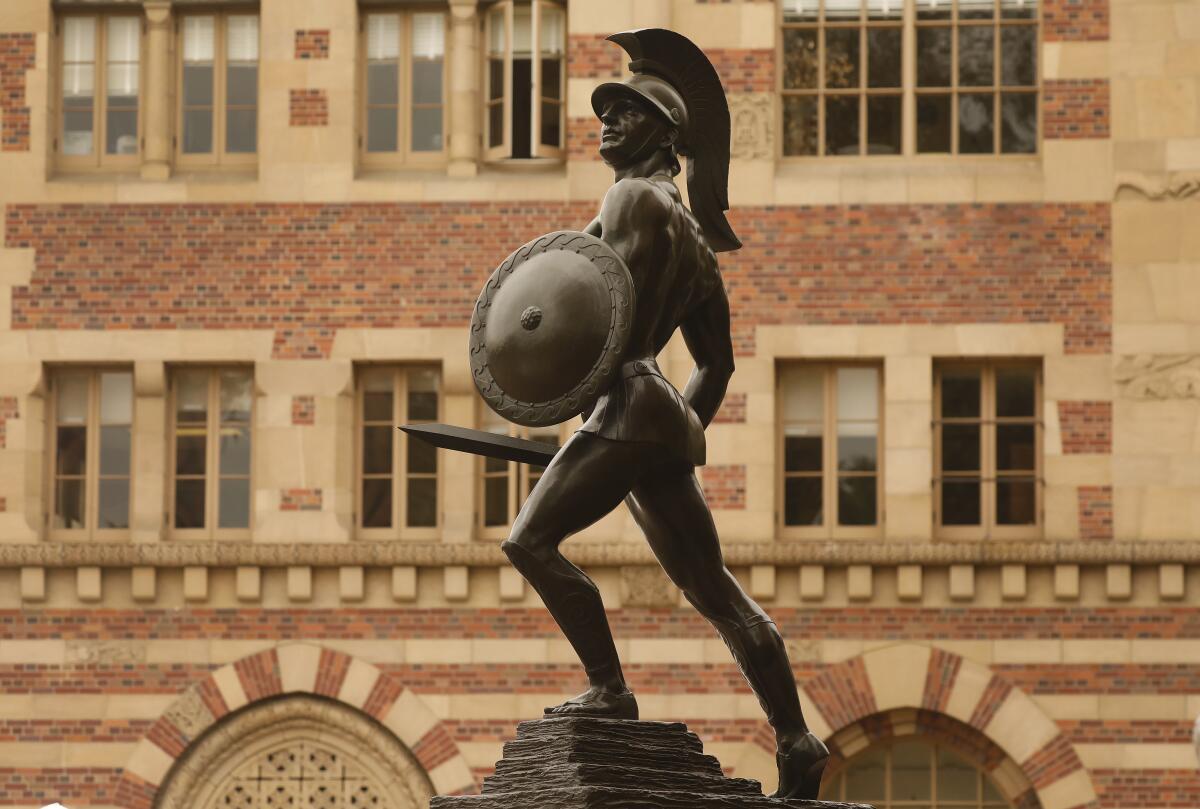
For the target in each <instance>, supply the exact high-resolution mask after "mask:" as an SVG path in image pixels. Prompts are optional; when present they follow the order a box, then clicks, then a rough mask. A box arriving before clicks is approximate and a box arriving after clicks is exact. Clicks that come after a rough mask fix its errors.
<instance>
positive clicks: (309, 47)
mask: <svg viewBox="0 0 1200 809" xmlns="http://www.w3.org/2000/svg"><path fill="white" fill-rule="evenodd" d="M296 58H297V59H328V58H329V30H328V29H313V30H308V31H304V30H300V31H296Z"/></svg>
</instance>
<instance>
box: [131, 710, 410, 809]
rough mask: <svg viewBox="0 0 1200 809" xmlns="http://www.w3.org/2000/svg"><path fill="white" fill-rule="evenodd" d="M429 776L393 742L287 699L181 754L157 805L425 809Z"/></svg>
mask: <svg viewBox="0 0 1200 809" xmlns="http://www.w3.org/2000/svg"><path fill="white" fill-rule="evenodd" d="M433 794H434V790H433V786H432V785H431V784H430V781H429V777H428V776H427V775H426V773H425V771H424V770H423V769H422V768H421V766H420V764H418V763H417V761H416V759H415V758H414V757H413V755H412V753H411V752H409V750H408V748H406V747H405V746H404V745H403V744H401V743H400V741H399V740H398V739H396V737H395V736H393V735H392V734H391V733H389V732H388V731H387V730H385V729H384V728H382V727H381V726H379V725H378V724H376V723H375V722H373V721H372V720H371V719H369V718H368V717H366V716H365V715H363V714H361V713H359V712H357V711H355V710H353V709H352V708H348V707H346V706H344V705H341V704H338V703H336V702H332V701H330V700H324V699H320V698H318V697H311V696H290V697H286V698H283V699H277V700H272V701H269V702H265V703H262V704H260V705H256V706H252V707H250V708H248V709H246V710H244V711H241V712H238V713H236V714H234V715H233V716H231V717H230V718H228V719H226V720H224V721H222V722H219V723H218V724H217V725H216V726H215V727H214V728H213V729H212V730H211V731H210V732H209V733H207V734H206V735H204V736H203V737H202V738H201V739H200V740H199V741H198V742H196V743H195V744H194V745H193V746H192V747H191V748H190V749H189V750H186V751H184V753H183V755H182V756H180V758H179V760H178V761H177V762H176V764H175V766H174V767H173V768H172V770H171V772H170V773H169V774H168V776H167V779H166V782H165V783H164V785H163V787H162V789H161V790H160V792H159V798H158V800H157V802H156V803H155V807H156V809H229V808H230V807H237V809H257V807H266V806H296V807H300V806H304V807H317V808H318V809H326V807H329V808H330V809H331V808H332V807H366V808H367V809H426V807H427V806H429V799H430V798H431V797H432V796H433Z"/></svg>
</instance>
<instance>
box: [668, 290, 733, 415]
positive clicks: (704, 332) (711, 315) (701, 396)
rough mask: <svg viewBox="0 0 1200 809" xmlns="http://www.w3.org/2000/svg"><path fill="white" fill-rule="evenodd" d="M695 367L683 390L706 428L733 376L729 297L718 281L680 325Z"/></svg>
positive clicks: (715, 413)
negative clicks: (710, 292)
mask: <svg viewBox="0 0 1200 809" xmlns="http://www.w3.org/2000/svg"><path fill="white" fill-rule="evenodd" d="M679 328H680V331H681V332H683V339H684V342H686V343H687V347H688V351H690V352H691V354H692V359H694V360H695V361H696V369H695V370H694V371H692V376H691V378H690V379H688V383H687V387H685V388H684V389H683V397H684V398H685V399H687V402H688V404H689V405H691V407H692V409H693V410H695V411H696V415H697V416H699V417H700V422H701V423H702V424H703V425H704V426H705V427H707V426H708V425H709V424H710V423H711V422H712V420H713V417H714V416H716V415H717V409H718V408H719V407H720V406H721V400H722V399H724V398H725V389H726V388H727V387H728V386H729V378H730V377H731V376H733V341H732V340H731V339H730V335H729V298H727V297H726V296H725V287H723V286H721V285H720V284H717V285H716V287H715V288H714V289H713V291H712V294H710V295H709V296H708V298H707V299H706V300H705V301H704V303H702V304H700V305H699V306H697V307H696V308H695V309H694V310H692V312H691V313H690V314H689V315H688V316H687V318H685V319H684V321H683V323H681V324H680V327H679Z"/></svg>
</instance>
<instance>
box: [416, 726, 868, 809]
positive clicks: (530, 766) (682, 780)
mask: <svg viewBox="0 0 1200 809" xmlns="http://www.w3.org/2000/svg"><path fill="white" fill-rule="evenodd" d="M429 805H430V809H551V807H552V808H553V809H870V807H866V806H864V805H863V804H850V803H830V802H824V801H782V800H775V799H773V798H768V797H766V796H764V795H763V794H762V788H761V786H760V785H759V783H758V782H757V781H750V780H748V779H745V778H728V777H726V776H725V774H724V772H722V770H721V764H720V762H719V761H717V759H716V758H714V757H713V756H709V755H705V754H704V748H703V746H702V745H701V743H700V739H699V738H698V737H697V736H696V734H694V733H691V732H689V731H688V729H687V726H685V725H683V724H679V723H670V722H635V721H626V720H614V719H583V718H562V719H542V720H538V721H533V722H522V723H521V724H519V725H518V726H517V738H516V739H515V740H514V741H511V742H508V743H507V744H505V745H504V758H503V759H501V760H500V761H499V762H497V763H496V772H495V774H494V775H490V776H488V777H487V778H485V779H484V781H483V794H481V795H471V796H450V797H438V798H434V799H433V800H432V801H430V804H429Z"/></svg>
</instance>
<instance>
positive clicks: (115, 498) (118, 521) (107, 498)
mask: <svg viewBox="0 0 1200 809" xmlns="http://www.w3.org/2000/svg"><path fill="white" fill-rule="evenodd" d="M97 505H98V507H99V508H98V515H97V516H98V518H99V519H98V520H97V527H99V528H128V527H129V479H128V478H119V479H116V480H101V481H100V495H99V502H98V503H97Z"/></svg>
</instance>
